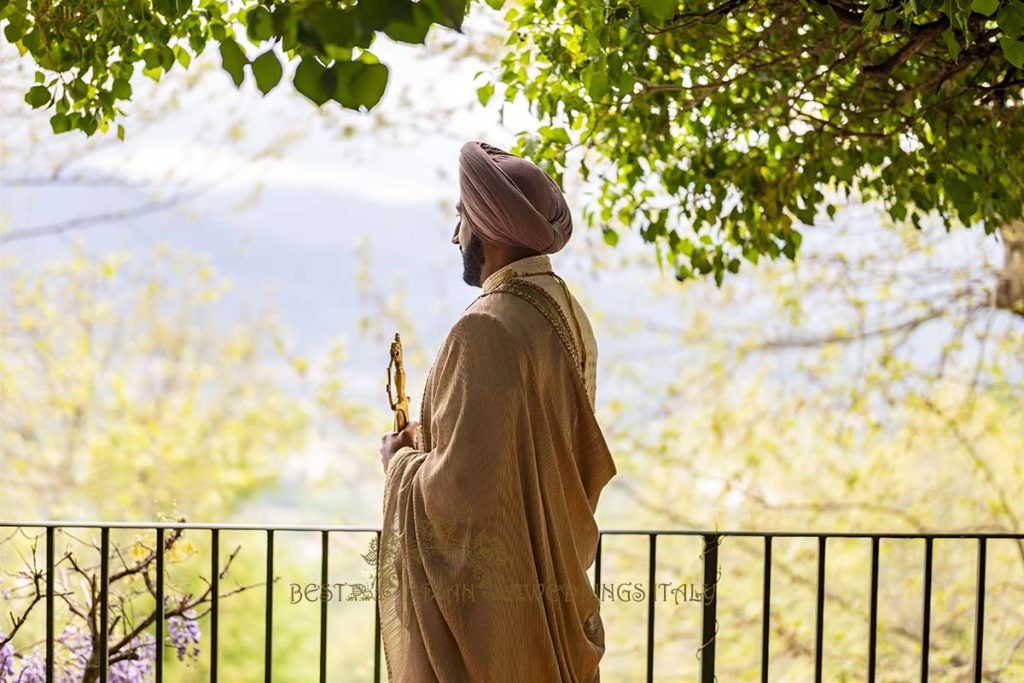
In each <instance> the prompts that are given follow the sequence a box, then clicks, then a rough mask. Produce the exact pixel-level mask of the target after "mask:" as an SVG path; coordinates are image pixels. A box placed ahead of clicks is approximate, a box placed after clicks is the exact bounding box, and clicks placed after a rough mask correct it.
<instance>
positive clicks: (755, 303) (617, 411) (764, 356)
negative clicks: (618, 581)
mask: <svg viewBox="0 0 1024 683" xmlns="http://www.w3.org/2000/svg"><path fill="white" fill-rule="evenodd" d="M994 247H996V245H994V244H992V243H991V242H989V241H988V240H986V239H985V238H984V237H983V236H982V235H979V234H972V233H969V232H961V233H959V234H956V235H947V234H946V233H945V231H944V230H943V229H942V227H941V226H940V225H939V224H938V221H929V222H926V223H925V225H924V226H923V228H922V230H915V229H914V228H913V227H912V226H910V225H909V224H906V223H905V224H903V225H893V224H886V222H885V210H884V207H857V206H855V207H849V208H847V209H844V210H842V211H841V212H840V213H838V214H837V216H836V220H835V221H834V222H833V221H825V222H823V223H822V224H821V225H820V226H819V229H818V230H817V231H815V232H814V233H811V234H810V235H809V236H808V239H807V242H806V243H805V245H804V250H805V251H804V254H803V256H802V258H801V264H800V265H799V267H795V266H793V265H792V264H788V263H777V264H767V265H766V266H765V267H762V268H759V269H757V271H756V272H754V273H750V274H741V275H740V276H738V277H735V278H730V279H729V280H727V281H726V282H725V283H724V284H723V285H722V287H721V288H715V287H714V286H713V285H711V284H710V283H701V282H691V283H687V284H686V285H684V286H683V288H682V291H681V292H680V291H679V289H680V288H679V286H678V284H677V283H674V282H665V283H662V282H659V283H656V284H655V285H654V290H653V291H652V292H651V294H650V295H649V296H648V297H647V299H648V300H650V301H659V302H662V303H661V304H660V305H659V307H658V309H657V311H656V312H654V313H651V312H647V311H641V310H638V311H608V312H607V316H608V318H607V320H606V330H607V332H606V335H605V339H606V340H607V339H609V337H610V334H609V333H610V332H611V331H612V330H615V335H616V336H617V335H623V334H628V335H630V337H631V338H636V335H637V334H638V332H639V331H640V330H643V331H645V332H647V333H648V334H653V335H656V337H657V338H658V339H659V341H658V342H653V343H646V344H644V346H643V348H640V349H637V348H635V345H624V346H623V347H622V350H620V351H611V350H608V348H607V347H608V343H607V342H606V345H605V348H606V350H605V351H604V352H603V358H604V361H603V363H604V364H605V365H604V367H605V368H607V369H608V371H607V372H606V374H605V375H603V377H604V379H603V380H602V381H603V382H604V383H605V385H606V386H608V385H609V384H613V385H614V386H615V387H616V388H617V390H616V395H615V396H614V398H611V399H610V400H608V401H607V403H606V404H605V407H604V413H603V415H602V424H604V425H607V430H606V436H607V438H608V439H609V443H610V444H612V448H613V452H615V453H616V457H617V462H618V464H619V467H620V474H621V477H620V478H619V479H617V480H616V481H615V482H613V484H612V487H611V489H612V491H614V493H613V494H612V495H611V496H610V497H609V499H608V501H607V503H605V508H604V516H603V518H602V526H616V527H618V526H620V525H622V526H627V525H628V526H629V527H631V528H645V527H656V528H657V527H667V528H690V529H713V528H722V529H762V530H770V529H799V530H829V531H834V530H839V529H842V530H849V531H878V532H882V531H884V532H890V531H895V532H910V533H921V532H929V531H947V532H968V533H969V532H977V531H992V532H1000V531H1003V532H1011V533H1021V532H1022V530H1024V505H1022V504H1021V501H1024V462H1022V461H1021V458H1020V456H1019V454H1020V453H1021V452H1022V449H1024V413H1022V412H1021V410H1020V406H1021V405H1024V320H1021V319H1020V318H1018V317H1016V316H1012V315H1007V314H1006V313H1005V312H1003V311H1000V310H999V309H997V308H995V307H994V306H993V302H992V300H991V281H990V277H989V275H990V273H991V272H992V269H993V268H994V264H995V262H996V261H997V260H998V257H999V252H998V249H996V248H994ZM643 257H644V258H643V259H642V260H641V261H640V262H639V263H640V264H642V265H644V266H646V267H650V266H652V265H653V264H652V263H651V260H652V259H649V258H647V255H646V254H643ZM651 358H656V359H657V363H658V372H657V374H656V377H654V378H649V373H650V363H651V360H650V359H651ZM665 378H671V379H668V381H667V382H666V379H665ZM616 496H622V497H621V498H616ZM612 501H616V502H615V503H613V502H612ZM620 515H623V516H626V519H624V518H623V517H620ZM627 519H628V521H627ZM881 545H882V550H881V572H882V574H881V576H882V579H881V582H880V586H881V592H880V597H879V605H880V614H881V615H882V616H881V621H880V624H881V627H880V628H881V631H880V633H879V640H878V642H879V644H880V648H881V649H880V650H879V653H880V654H879V657H880V659H879V662H882V663H883V664H880V666H881V668H880V671H884V672H885V674H886V676H887V677H888V678H889V679H891V680H909V679H911V678H913V677H914V676H916V675H919V670H920V661H919V657H920V650H919V643H920V637H921V624H920V619H921V602H920V595H921V593H920V591H921V577H922V575H923V569H922V563H923V544H922V543H921V542H912V543H910V542H900V541H896V540H884V541H882V544H881ZM774 547H775V550H774V558H775V564H774V569H773V575H772V581H773V587H772V605H771V634H772V635H771V637H772V641H773V642H772V652H771V653H770V656H771V662H772V664H771V667H772V668H771V670H772V677H773V678H774V677H778V678H780V679H783V680H806V679H808V678H809V677H811V676H812V673H811V671H812V670H813V667H812V663H813V657H812V655H813V623H814V622H813V614H814V597H815V590H816V582H815V580H814V567H815V562H816V552H817V548H816V543H814V542H813V541H811V540H807V539H804V540H788V539H782V538H776V539H775V546H774ZM976 548H977V544H976V543H974V542H973V541H962V542H961V541H948V542H946V541H940V542H937V543H936V545H935V570H934V571H935V577H936V578H935V584H934V586H933V588H934V591H935V592H934V593H933V603H932V604H933V613H932V653H933V655H932V667H933V668H932V673H933V675H934V677H935V678H934V680H948V681H954V680H964V679H965V678H967V677H969V676H970V674H971V671H970V667H971V662H970V658H969V657H965V656H963V655H964V653H966V652H969V651H970V643H971V631H970V628H969V620H968V621H965V619H969V617H965V615H969V614H970V613H971V610H972V609H973V600H974V590H975V582H976V574H975V569H976V568H975V564H974V562H975V553H976ZM763 551H764V548H763V544H762V543H761V542H760V541H756V542H752V541H751V540H750V539H742V538H735V537H727V538H725V540H724V542H723V545H722V548H721V551H720V552H721V553H722V555H721V558H722V575H721V578H720V584H719V586H720V591H719V598H720V600H721V601H722V602H720V604H719V620H720V624H721V628H720V631H719V638H720V641H719V643H720V645H721V646H722V647H721V649H720V650H719V654H720V659H719V661H720V662H721V663H722V664H723V666H724V667H726V668H725V669H723V671H724V673H722V672H720V676H724V677H725V678H727V679H729V680H758V679H757V678H756V675H757V673H759V669H758V663H759V657H760V654H761V651H760V646H761V644H760V627H761V610H760V605H759V600H760V596H761V589H762V570H761V567H762V565H761V559H762V557H763ZM989 551H990V553H991V554H990V563H989V574H988V578H987V586H988V593H987V597H986V599H987V607H986V613H985V614H986V620H987V624H986V630H985V637H986V649H985V657H986V665H985V677H984V680H989V681H1010V680H1017V679H1019V678H1021V676H1024V657H1021V655H1020V652H1019V650H1018V645H1019V644H1020V639H1019V634H1020V632H1021V628H1024V613H1022V612H1021V611H1020V609H1019V608H1018V606H1019V604H1020V603H1019V596H1020V594H1021V592H1022V591H1024V581H1022V577H1024V544H1021V543H1020V542H1017V541H1005V542H992V543H990V546H989ZM604 553H605V557H606V558H609V561H610V562H611V564H609V565H608V566H606V567H605V569H604V573H603V575H604V576H607V577H623V576H625V577H643V576H645V575H646V574H645V571H646V564H645V563H646V545H645V544H644V545H643V546H641V545H640V544H639V543H638V544H636V545H634V546H632V547H630V546H627V545H625V544H618V543H617V544H616V545H615V546H612V544H611V542H610V540H609V539H608V538H606V545H605V547H604ZM663 556H665V557H671V558H673V559H672V560H671V561H669V560H666V561H665V562H666V563H668V564H667V566H666V565H662V566H663V567H666V570H665V571H664V572H663V577H664V578H663V579H660V580H663V581H674V582H676V583H679V582H686V581H697V582H699V581H700V576H701V575H700V557H699V547H698V546H697V544H696V543H693V544H691V545H685V544H682V545H678V546H675V545H669V546H668V547H666V548H665V549H664V550H663V549H662V548H661V547H660V546H659V550H658V558H659V561H660V558H662V557H663ZM827 557H828V578H827V582H826V586H827V589H826V601H827V606H826V614H827V618H826V623H827V624H828V632H827V634H826V643H827V645H826V655H825V659H826V662H827V664H826V676H825V678H826V680H837V681H838V680H861V679H863V678H864V676H865V675H866V671H865V668H866V661H865V657H864V654H863V653H864V650H863V648H864V645H865V643H866V642H867V629H866V623H867V621H866V619H867V617H866V615H867V607H868V597H869V595H868V592H867V586H868V585H869V584H868V580H869V569H870V560H871V555H870V543H869V542H868V541H866V540H863V539H861V540H849V541H847V540H843V539H832V540H830V541H829V545H828V553H827ZM686 558H689V559H688V560H687V559H686ZM659 571H661V570H659ZM659 575H662V574H659ZM610 580H615V579H610ZM606 607H608V619H609V622H608V623H610V624H614V626H613V627H610V628H609V629H608V633H609V638H610V640H611V642H612V645H610V648H609V652H611V653H613V656H612V657H610V658H609V661H608V668H607V671H608V673H609V675H611V676H612V677H616V674H618V673H620V672H621V673H622V675H623V676H625V675H626V674H627V672H628V671H629V670H630V667H634V668H635V666H636V664H635V660H632V661H631V660H630V657H629V652H630V645H637V646H638V647H639V646H642V642H640V643H639V644H638V643H637V641H636V639H631V638H630V636H631V634H632V633H634V632H635V631H634V628H633V626H634V624H635V628H636V629H637V630H639V632H640V633H643V623H642V622H640V621H631V619H640V618H642V617H643V614H642V613H638V611H637V610H636V609H634V610H633V611H632V612H630V611H629V606H628V605H623V606H618V605H612V604H608V605H606ZM658 609H659V610H661V611H662V612H661V613H662V614H664V613H665V612H669V613H670V614H672V617H671V620H670V621H666V622H663V623H664V626H662V625H659V626H658V630H657V633H658V636H659V638H658V640H659V655H658V657H659V661H661V662H665V664H664V666H665V668H663V669H660V670H661V671H662V672H668V671H672V673H673V674H676V673H678V674H679V675H680V676H683V675H685V674H686V673H687V668H689V670H690V672H692V673H694V675H695V671H693V669H694V668H695V667H696V662H695V660H694V658H693V653H694V652H695V651H696V649H697V648H698V647H699V643H698V642H695V639H694V633H695V631H694V630H693V628H694V627H693V622H688V621H687V619H686V615H687V614H688V611H687V610H688V608H687V607H686V605H685V604H682V605H680V606H678V607H675V606H673V605H672V604H671V603H669V604H668V605H666V607H665V608H664V609H663V608H662V607H661V604H659V606H658ZM676 615H679V616H678V617H677V616H676ZM640 651H641V652H642V649H641V650H640Z"/></svg>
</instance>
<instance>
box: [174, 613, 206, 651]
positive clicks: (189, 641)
mask: <svg viewBox="0 0 1024 683" xmlns="http://www.w3.org/2000/svg"><path fill="white" fill-rule="evenodd" d="M167 630H168V632H170V634H171V644H172V645H174V647H175V649H176V650H177V651H178V659H179V660H183V659H185V657H192V658H194V657H197V656H198V655H199V647H198V646H199V636H200V632H199V622H198V621H196V613H195V610H188V611H187V612H185V614H184V615H183V616H180V617H179V616H172V617H168V618H167ZM189 645H192V647H191V648H190V647H189Z"/></svg>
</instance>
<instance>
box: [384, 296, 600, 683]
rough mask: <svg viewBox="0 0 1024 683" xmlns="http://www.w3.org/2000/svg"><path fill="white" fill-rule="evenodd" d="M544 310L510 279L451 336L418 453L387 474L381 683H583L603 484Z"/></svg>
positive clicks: (562, 334) (591, 428) (583, 411)
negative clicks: (384, 681) (385, 677)
mask: <svg viewBox="0 0 1024 683" xmlns="http://www.w3.org/2000/svg"><path fill="white" fill-rule="evenodd" d="M578 354H579V350H578V348H577V347H576V340H574V339H573V336H572V329H571V327H570V325H569V324H568V323H567V322H566V319H565V316H564V315H563V314H562V312H561V309H560V308H559V306H558V304H557V303H556V302H555V301H554V300H553V299H552V298H551V296H550V295H548V294H546V293H545V292H544V291H543V289H541V288H540V287H537V286H536V285H534V284H532V283H529V282H527V281H526V280H524V279H518V278H515V279H511V280H506V281H505V282H502V283H500V284H499V285H498V286H496V287H494V288H492V289H491V290H490V291H489V292H485V293H484V294H482V295H481V296H480V297H479V298H478V299H476V301H474V302H473V304H471V305H470V306H469V307H468V308H467V309H466V311H465V312H464V313H463V314H462V316H461V317H460V318H459V320H458V321H457V322H456V324H455V325H454V327H453V328H452V330H451V331H450V333H449V334H448V337H447V338H446V339H445V341H444V343H443V344H442V347H441V349H440V351H439V352H438V354H437V358H436V359H435V361H434V364H433V366H432V367H431V370H430V373H429V374H428V377H427V382H426V387H425V390H424V394H423V400H422V403H421V414H420V431H419V436H418V441H417V444H416V446H417V448H408V447H406V448H402V449H400V450H399V452H398V453H397V454H396V456H395V458H394V459H393V460H392V461H391V463H390V466H389V468H388V472H387V475H386V481H385V491H384V520H383V531H382V536H381V544H380V548H379V552H380V557H379V565H378V576H377V582H378V585H377V589H378V595H379V599H380V612H381V628H382V636H383V644H384V652H385V657H386V662H387V669H388V674H389V680H391V681H394V682H396V683H430V682H432V681H442V682H449V681H451V682H461V681H466V682H469V681H480V682H488V683H502V682H506V681H507V682H509V683H512V682H519V681H531V682H533V681H537V682H545V683H547V682H551V683H554V682H558V681H561V682H565V683H593V682H594V681H597V680H599V676H598V664H599V662H600V660H601V657H602V655H603V654H604V629H603V625H602V622H601V616H600V613H599V611H598V608H599V600H598V599H597V597H596V596H595V594H594V592H593V588H592V586H591V584H590V582H589V579H588V577H587V575H586V571H587V569H588V568H589V567H590V566H591V565H592V564H593V561H594V557H595V554H596V549H597V539H598V533H597V531H598V530H597V524H596V522H595V519H594V511H595V509H596V507H597V502H598V497H599V495H600V493H601V490H602V489H603V488H604V486H605V485H606V484H607V483H608V481H609V480H610V479H611V478H612V477H613V476H614V475H615V473H616V469H615V464H614V461H613V460H612V456H611V453H610V452H609V450H608V447H607V445H606V443H605V440H604V437H603V435H602V433H601V429H600V427H599V425H598V423H597V420H596V418H595V416H594V412H593V409H592V407H591V404H590V402H589V400H588V396H587V392H586V389H585V387H584V384H583V378H582V375H581V371H580V363H579V360H578V359H579V355H578Z"/></svg>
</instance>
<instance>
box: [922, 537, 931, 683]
mask: <svg viewBox="0 0 1024 683" xmlns="http://www.w3.org/2000/svg"><path fill="white" fill-rule="evenodd" d="M931 630H932V539H931V537H928V538H925V539H924V615H923V616H922V617H921V683H928V649H929V647H930V645H931V642H930V641H931Z"/></svg>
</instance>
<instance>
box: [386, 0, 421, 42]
mask: <svg viewBox="0 0 1024 683" xmlns="http://www.w3.org/2000/svg"><path fill="white" fill-rule="evenodd" d="M432 23H433V18H432V16H431V14H430V12H429V11H428V10H427V9H426V8H425V7H424V6H423V3H419V2H418V3H416V4H415V5H413V6H412V18H411V19H410V20H408V21H392V22H390V23H389V24H387V25H385V26H384V33H386V34H387V36H388V37H389V38H391V39H392V40H397V41H400V42H402V43H410V44H412V45H421V44H422V43H423V41H424V40H426V37H427V33H428V32H429V31H430V26H431V24H432Z"/></svg>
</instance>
